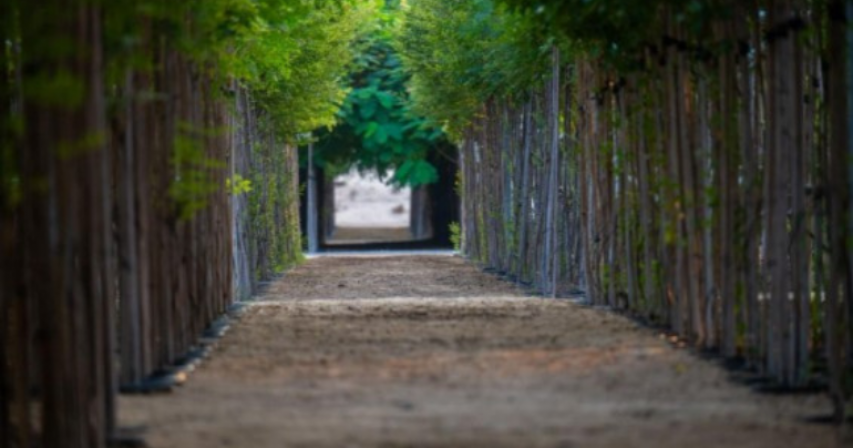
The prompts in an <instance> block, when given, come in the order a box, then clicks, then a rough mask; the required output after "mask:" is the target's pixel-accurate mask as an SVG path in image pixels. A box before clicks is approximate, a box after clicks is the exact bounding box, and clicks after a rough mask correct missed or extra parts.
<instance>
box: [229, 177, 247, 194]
mask: <svg viewBox="0 0 853 448" xmlns="http://www.w3.org/2000/svg"><path fill="white" fill-rule="evenodd" d="M225 189H226V190H228V194H230V195H232V196H239V195H241V194H246V193H249V192H250V191H252V181H251V180H249V179H246V178H244V177H243V176H241V175H239V174H235V175H233V176H231V177H229V178H228V179H225Z"/></svg>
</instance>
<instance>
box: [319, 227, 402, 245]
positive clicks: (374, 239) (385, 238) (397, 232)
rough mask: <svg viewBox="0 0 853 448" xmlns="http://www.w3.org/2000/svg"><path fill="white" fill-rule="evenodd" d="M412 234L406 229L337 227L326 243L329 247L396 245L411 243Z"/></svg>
mask: <svg viewBox="0 0 853 448" xmlns="http://www.w3.org/2000/svg"><path fill="white" fill-rule="evenodd" d="M412 240H414V238H412V232H411V231H410V230H409V228H408V227H384V228H383V227H337V228H336V229H335V232H334V234H333V235H332V238H331V239H329V241H327V242H326V243H327V244H328V245H330V246H335V245H343V244H370V243H398V242H403V241H412Z"/></svg>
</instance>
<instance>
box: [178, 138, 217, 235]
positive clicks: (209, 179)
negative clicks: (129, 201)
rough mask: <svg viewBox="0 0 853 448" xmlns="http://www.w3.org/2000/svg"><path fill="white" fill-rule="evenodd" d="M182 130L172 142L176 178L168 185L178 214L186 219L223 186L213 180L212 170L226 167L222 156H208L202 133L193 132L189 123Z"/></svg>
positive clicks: (201, 207)
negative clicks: (219, 157) (220, 159)
mask: <svg viewBox="0 0 853 448" xmlns="http://www.w3.org/2000/svg"><path fill="white" fill-rule="evenodd" d="M179 128H180V130H181V132H180V133H179V134H178V135H177V136H176V137H175V140H174V142H173V153H172V160H171V164H172V168H173V169H174V172H175V178H174V179H173V181H172V184H171V185H170V187H169V197H170V198H171V199H172V200H173V201H174V203H175V206H176V207H177V210H178V216H179V217H180V218H181V219H183V220H187V219H190V218H192V217H193V215H194V214H195V213H196V212H197V211H199V210H202V209H204V208H205V207H206V206H207V199H208V198H209V197H210V196H211V195H213V194H214V193H216V192H217V191H219V190H220V188H222V187H221V186H220V185H218V184H217V183H216V182H214V181H213V176H212V175H211V173H212V171H213V170H221V169H224V168H225V164H224V163H222V162H221V161H219V160H216V159H213V158H210V157H207V156H206V155H205V151H204V146H203V144H204V141H203V136H199V135H197V134H195V133H194V132H192V129H191V128H190V127H189V126H187V125H182V126H179Z"/></svg>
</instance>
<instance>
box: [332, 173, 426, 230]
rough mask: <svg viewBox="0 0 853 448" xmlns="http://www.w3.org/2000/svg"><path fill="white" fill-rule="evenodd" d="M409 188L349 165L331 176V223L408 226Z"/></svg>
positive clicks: (362, 225) (350, 225) (384, 226)
mask: <svg viewBox="0 0 853 448" xmlns="http://www.w3.org/2000/svg"><path fill="white" fill-rule="evenodd" d="M411 198H412V191H411V189H410V188H401V189H394V188H391V187H389V186H388V185H385V183H384V182H383V181H381V180H379V177H378V176H377V175H376V173H374V172H367V173H364V175H362V174H359V172H358V170H355V169H353V170H352V171H350V172H349V173H347V174H344V175H341V176H338V177H336V178H335V224H336V225H337V226H338V227H382V228H395V227H396V228H401V227H404V228H408V227H409V207H410V205H411Z"/></svg>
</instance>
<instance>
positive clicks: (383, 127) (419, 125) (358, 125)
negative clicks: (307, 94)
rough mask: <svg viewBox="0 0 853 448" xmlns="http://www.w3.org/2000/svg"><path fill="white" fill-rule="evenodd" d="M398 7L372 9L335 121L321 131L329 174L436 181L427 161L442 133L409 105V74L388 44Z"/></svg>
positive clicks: (320, 156) (320, 153) (321, 155)
mask: <svg viewBox="0 0 853 448" xmlns="http://www.w3.org/2000/svg"><path fill="white" fill-rule="evenodd" d="M398 15H399V11H398V10H397V9H396V8H394V7H386V8H384V9H382V10H380V11H377V13H376V17H375V20H374V22H373V27H372V28H371V29H370V30H369V32H367V33H366V34H365V35H364V36H362V38H361V40H360V45H359V46H360V48H361V51H360V52H359V53H358V54H357V55H356V56H355V58H354V60H353V66H352V69H351V73H350V76H349V84H350V87H351V90H350V92H349V94H348V95H347V97H346V99H345V100H344V102H343V104H342V106H341V108H340V110H339V111H338V123H337V126H335V127H334V128H332V129H329V130H321V131H320V132H319V141H318V144H317V146H316V148H317V160H318V165H320V166H322V167H324V168H326V170H327V172H329V173H330V174H335V173H336V171H343V170H347V169H348V168H349V167H350V166H353V165H355V166H357V167H359V168H360V169H376V170H377V171H378V172H379V173H380V175H383V176H384V175H385V173H386V172H387V171H388V170H391V169H393V170H395V173H394V177H393V178H392V179H391V183H392V184H395V185H398V186H402V185H410V186H419V185H423V184H428V183H432V182H435V181H437V180H438V173H437V171H436V169H435V167H433V166H432V164H430V163H429V162H427V160H426V159H427V155H428V153H429V151H430V150H431V149H432V148H434V147H435V146H437V145H438V144H440V143H441V142H442V141H443V139H444V133H443V132H442V131H441V129H439V128H437V127H436V126H434V125H433V123H431V122H430V121H428V120H426V119H424V118H423V117H421V116H418V115H417V114H416V113H414V111H413V110H412V108H411V101H410V98H409V94H408V90H407V86H408V83H409V79H410V75H409V72H408V71H407V70H406V69H405V68H404V67H403V65H402V63H401V61H400V57H399V55H398V54H397V51H396V49H395V48H394V47H393V45H392V41H393V38H394V34H393V30H394V29H395V27H396V22H397V17H398Z"/></svg>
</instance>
